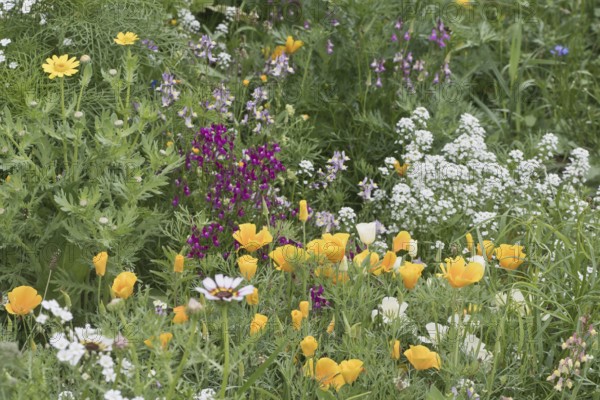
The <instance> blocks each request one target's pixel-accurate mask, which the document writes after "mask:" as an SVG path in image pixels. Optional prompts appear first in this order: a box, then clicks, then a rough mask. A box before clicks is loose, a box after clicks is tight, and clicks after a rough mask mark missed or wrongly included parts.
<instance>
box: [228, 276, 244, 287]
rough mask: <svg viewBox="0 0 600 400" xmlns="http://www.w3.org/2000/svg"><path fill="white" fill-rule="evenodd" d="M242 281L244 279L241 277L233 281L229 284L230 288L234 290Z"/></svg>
mask: <svg viewBox="0 0 600 400" xmlns="http://www.w3.org/2000/svg"><path fill="white" fill-rule="evenodd" d="M243 280H244V278H242V277H239V278H235V279H233V281H232V282H231V288H232V289H235V288H236V287H238V286H239V285H240V283H242V281H243Z"/></svg>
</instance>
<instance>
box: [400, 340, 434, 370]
mask: <svg viewBox="0 0 600 400" xmlns="http://www.w3.org/2000/svg"><path fill="white" fill-rule="evenodd" d="M404 355H405V356H406V358H407V359H408V361H409V362H410V363H411V364H412V366H413V367H415V369H417V370H424V369H429V368H435V369H438V370H439V369H440V367H441V364H442V361H441V359H440V356H439V355H438V353H436V352H435V351H431V350H429V349H428V348H427V347H425V346H421V345H419V346H412V345H411V346H410V349H408V350H406V351H405V352H404Z"/></svg>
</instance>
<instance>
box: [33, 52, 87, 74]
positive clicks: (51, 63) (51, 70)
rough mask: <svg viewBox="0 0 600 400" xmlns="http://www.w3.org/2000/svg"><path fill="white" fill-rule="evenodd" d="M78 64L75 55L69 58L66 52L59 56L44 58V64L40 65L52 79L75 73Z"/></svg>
mask: <svg viewBox="0 0 600 400" xmlns="http://www.w3.org/2000/svg"><path fill="white" fill-rule="evenodd" d="M78 66H79V61H77V60H76V59H75V57H71V58H69V55H68V54H63V55H62V56H60V57H58V56H52V58H46V64H43V65H42V69H43V70H44V72H45V73H47V74H49V75H48V78H50V79H54V78H56V77H57V76H58V77H59V78H63V77H65V76H71V75H74V74H76V73H77V71H78V70H77V69H76V68H77V67H78Z"/></svg>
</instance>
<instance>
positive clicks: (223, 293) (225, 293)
mask: <svg viewBox="0 0 600 400" xmlns="http://www.w3.org/2000/svg"><path fill="white" fill-rule="evenodd" d="M213 296H215V297H218V298H219V299H228V298H230V297H231V296H233V293H232V292H231V290H223V289H217V291H216V293H214V294H213Z"/></svg>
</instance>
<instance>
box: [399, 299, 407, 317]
mask: <svg viewBox="0 0 600 400" xmlns="http://www.w3.org/2000/svg"><path fill="white" fill-rule="evenodd" d="M407 308H408V303H406V302H403V303H402V304H400V309H399V311H400V315H404V313H405V312H406V309H407Z"/></svg>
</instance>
